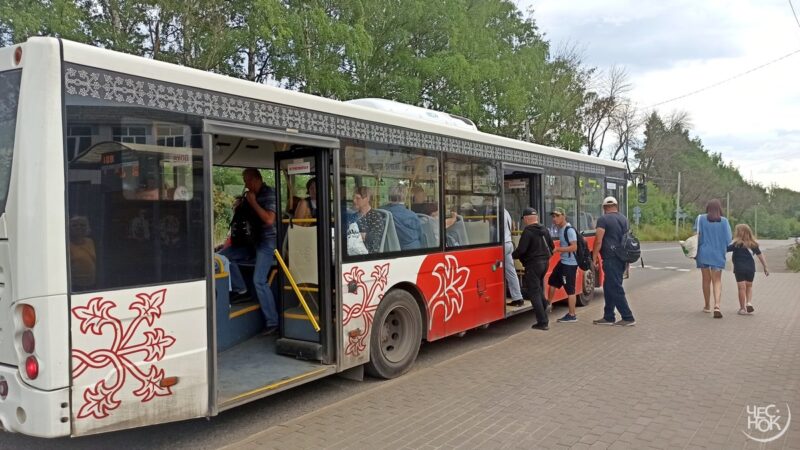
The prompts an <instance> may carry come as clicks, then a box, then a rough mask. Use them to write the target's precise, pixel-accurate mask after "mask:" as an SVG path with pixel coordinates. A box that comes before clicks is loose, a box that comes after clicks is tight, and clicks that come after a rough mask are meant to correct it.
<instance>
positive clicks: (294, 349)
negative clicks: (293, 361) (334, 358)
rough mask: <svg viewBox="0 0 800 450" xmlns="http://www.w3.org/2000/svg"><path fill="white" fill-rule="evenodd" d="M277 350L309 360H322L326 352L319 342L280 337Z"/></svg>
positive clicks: (283, 353)
mask: <svg viewBox="0 0 800 450" xmlns="http://www.w3.org/2000/svg"><path fill="white" fill-rule="evenodd" d="M276 347H277V348H276V351H277V352H278V353H279V354H281V355H287V356H293V357H295V358H297V359H304V360H307V361H322V358H323V357H324V352H323V348H322V345H321V344H319V343H318V342H309V341H300V340H297V339H289V338H280V339H278V342H277V343H276Z"/></svg>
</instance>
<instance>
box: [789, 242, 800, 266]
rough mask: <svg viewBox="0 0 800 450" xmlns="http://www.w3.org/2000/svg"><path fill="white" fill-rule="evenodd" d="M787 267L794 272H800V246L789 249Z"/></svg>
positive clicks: (796, 245)
mask: <svg viewBox="0 0 800 450" xmlns="http://www.w3.org/2000/svg"><path fill="white" fill-rule="evenodd" d="M786 267H788V268H789V270H791V271H792V272H800V244H795V245H792V246H791V247H790V248H789V255H788V256H787V257H786Z"/></svg>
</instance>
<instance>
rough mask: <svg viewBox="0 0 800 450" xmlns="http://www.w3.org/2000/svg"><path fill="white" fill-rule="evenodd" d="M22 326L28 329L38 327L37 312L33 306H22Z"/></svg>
mask: <svg viewBox="0 0 800 450" xmlns="http://www.w3.org/2000/svg"><path fill="white" fill-rule="evenodd" d="M22 324H23V325H25V326H26V327H28V328H33V326H34V325H36V310H35V309H33V306H31V305H22Z"/></svg>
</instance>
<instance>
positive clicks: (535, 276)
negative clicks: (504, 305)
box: [512, 207, 555, 330]
mask: <svg viewBox="0 0 800 450" xmlns="http://www.w3.org/2000/svg"><path fill="white" fill-rule="evenodd" d="M522 220H523V222H525V229H524V230H523V231H522V236H520V239H519V245H517V249H516V250H514V253H512V256H513V257H514V258H515V259H519V260H520V262H522V264H523V265H524V266H525V286H526V287H527V289H528V297H530V300H531V303H532V304H533V312H534V313H535V314H536V323H535V324H534V325H533V327H531V328H534V329H536V330H547V329H549V327H548V322H549V321H548V319H547V312H546V310H545V300H544V288H543V284H544V276H545V274H546V273H547V267H548V265H549V264H550V256H551V255H552V254H553V249H554V248H555V246H554V245H553V239H552V238H551V237H550V231H549V230H548V229H547V228H546V227H545V226H544V225H542V224H540V223H539V214H538V213H537V212H536V210H535V209H533V208H530V207H528V208H525V209H524V210H522Z"/></svg>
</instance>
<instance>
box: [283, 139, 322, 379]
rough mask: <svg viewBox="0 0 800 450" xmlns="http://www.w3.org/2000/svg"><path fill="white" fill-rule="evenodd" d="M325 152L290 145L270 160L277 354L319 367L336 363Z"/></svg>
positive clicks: (315, 148)
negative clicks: (275, 219) (276, 215)
mask: <svg viewBox="0 0 800 450" xmlns="http://www.w3.org/2000/svg"><path fill="white" fill-rule="evenodd" d="M330 152H331V149H328V148H321V147H310V146H300V145H294V146H291V147H290V149H289V150H288V151H285V152H281V153H278V154H277V155H276V159H275V167H276V168H277V170H278V175H279V176H277V177H276V182H277V190H278V199H279V200H278V209H279V210H280V211H281V212H282V219H281V220H280V224H279V227H278V242H279V247H278V249H277V250H278V251H277V253H278V255H276V259H278V265H279V271H278V278H277V280H278V289H279V294H278V295H279V302H278V304H279V305H280V310H279V314H280V315H281V327H280V339H278V341H277V351H278V353H280V354H284V355H287V356H293V357H295V358H298V359H305V360H312V361H320V362H323V363H332V362H334V361H335V358H334V352H333V346H334V343H335V341H334V339H333V330H332V323H333V320H332V314H333V311H334V308H333V303H332V302H333V295H332V294H333V288H332V286H331V283H332V282H333V280H334V278H333V276H332V274H331V271H332V270H333V266H332V261H333V257H332V250H333V249H332V246H333V242H332V239H333V236H332V233H331V230H332V228H331V225H332V210H331V205H332V202H331V198H332V197H331V194H330V189H331V173H332V172H331V164H330V160H331V159H330ZM301 215H302V217H300V216H301Z"/></svg>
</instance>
